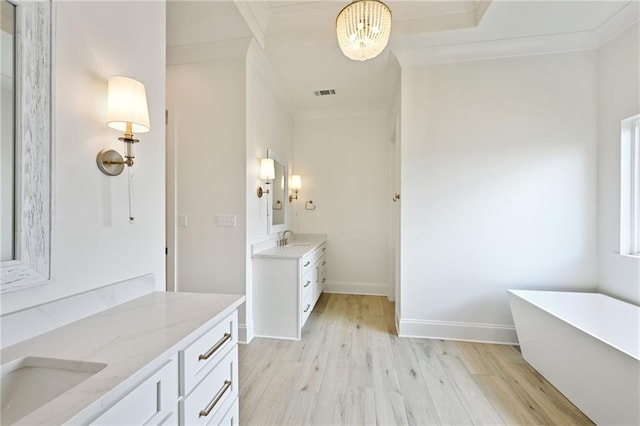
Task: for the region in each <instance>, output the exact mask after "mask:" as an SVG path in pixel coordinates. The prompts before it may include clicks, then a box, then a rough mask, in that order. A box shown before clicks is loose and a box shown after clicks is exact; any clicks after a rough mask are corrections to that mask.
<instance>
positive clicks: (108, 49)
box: [2, 1, 165, 313]
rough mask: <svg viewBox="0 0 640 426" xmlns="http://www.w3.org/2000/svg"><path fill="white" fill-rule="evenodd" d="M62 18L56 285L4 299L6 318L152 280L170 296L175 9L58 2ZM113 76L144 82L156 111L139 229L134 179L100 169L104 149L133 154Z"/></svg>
mask: <svg viewBox="0 0 640 426" xmlns="http://www.w3.org/2000/svg"><path fill="white" fill-rule="evenodd" d="M55 17H56V18H55V19H56V22H55V27H56V36H55V57H54V73H55V76H54V78H55V104H54V114H55V116H54V129H55V135H54V139H55V142H54V145H55V146H54V151H53V152H54V173H53V179H54V182H53V188H54V205H53V206H54V208H53V210H54V221H53V250H52V252H53V263H52V272H53V281H52V283H50V284H47V285H44V286H40V287H37V288H35V289H31V290H25V291H20V292H17V293H10V294H7V295H3V296H2V312H3V313H8V312H12V311H15V310H19V309H23V308H26V307H29V306H33V305H36V304H41V303H45V302H47V301H50V300H54V299H58V298H61V297H65V296H68V295H72V294H77V293H80V292H84V291H87V290H91V289H94V288H97V287H101V286H104V285H107V284H111V283H114V282H118V281H122V280H126V279H130V278H133V277H137V276H140V275H144V274H148V273H152V274H154V276H155V284H156V288H157V289H158V290H162V289H164V283H165V272H164V269H165V263H164V261H165V258H164V247H165V239H164V235H165V232H164V229H165V225H164V201H165V194H164V188H165V185H164V163H165V154H164V144H165V140H164V136H165V131H164V102H165V101H164V97H165V43H164V40H165V5H164V3H162V2H126V3H125V2H110V1H93V2H55ZM141 22H143V23H144V25H140V23H141ZM132 28H134V29H135V31H133V32H132V31H131V29H132ZM112 75H126V76H129V77H132V78H135V79H138V80H140V81H142V82H143V83H144V84H145V86H146V90H147V99H148V103H149V113H150V119H151V131H150V132H149V133H145V134H140V135H136V136H138V137H139V138H140V140H141V142H140V143H139V144H137V145H136V146H135V150H134V153H135V156H136V163H135V165H134V173H135V187H134V191H135V195H134V203H135V204H134V205H135V215H136V222H135V223H133V224H130V223H129V221H128V211H127V208H128V207H127V206H128V204H127V178H126V173H125V174H123V175H121V176H118V177H107V176H105V175H103V174H102V173H100V171H99V170H98V168H97V166H96V154H97V153H98V151H100V150H101V149H103V148H106V147H111V148H114V149H117V150H118V151H121V152H122V150H123V147H122V143H121V142H119V141H118V140H117V138H118V137H119V136H121V134H119V133H118V132H116V131H114V130H111V129H109V128H108V127H107V125H106V124H105V123H106V104H107V101H106V95H107V79H108V78H109V77H110V76H112Z"/></svg>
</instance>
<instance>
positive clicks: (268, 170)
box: [257, 158, 276, 198]
mask: <svg viewBox="0 0 640 426" xmlns="http://www.w3.org/2000/svg"><path fill="white" fill-rule="evenodd" d="M259 176H260V179H262V180H264V181H265V185H267V188H266V189H262V187H261V186H259V187H258V191H257V193H258V198H262V194H268V193H269V184H270V183H271V182H270V180H272V179H275V177H276V169H275V165H274V163H273V158H263V159H261V160H260V175H259Z"/></svg>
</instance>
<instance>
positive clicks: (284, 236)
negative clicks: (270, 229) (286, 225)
mask: <svg viewBox="0 0 640 426" xmlns="http://www.w3.org/2000/svg"><path fill="white" fill-rule="evenodd" d="M287 232H288V233H289V234H291V236H293V231H292V230H291V229H285V230H284V231H282V238H281V239H280V241H278V245H279V246H280V247H282V246H286V245H287V244H288V243H289V239H288V238H287Z"/></svg>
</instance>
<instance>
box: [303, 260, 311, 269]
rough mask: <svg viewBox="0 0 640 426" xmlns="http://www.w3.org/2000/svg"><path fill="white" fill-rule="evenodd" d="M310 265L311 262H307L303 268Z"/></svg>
mask: <svg viewBox="0 0 640 426" xmlns="http://www.w3.org/2000/svg"><path fill="white" fill-rule="evenodd" d="M309 265H311V261H310V260H309V261H307V263H305V264H304V267H305V268H306V267H307V266H309Z"/></svg>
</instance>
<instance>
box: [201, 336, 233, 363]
mask: <svg viewBox="0 0 640 426" xmlns="http://www.w3.org/2000/svg"><path fill="white" fill-rule="evenodd" d="M229 339H231V334H230V333H224V336H222V339H220V340H218V343H216V344H215V345H213V346H212V347H211V349H209V350H208V351H207V352H206V353H204V354H200V355H199V356H198V361H202V360H207V359H209V358H210V357H211V355H213V354H214V353H215V352H216V351H217V350H218V349H220V346H222V345H224V343H225V342H226V341H227V340H229Z"/></svg>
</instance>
